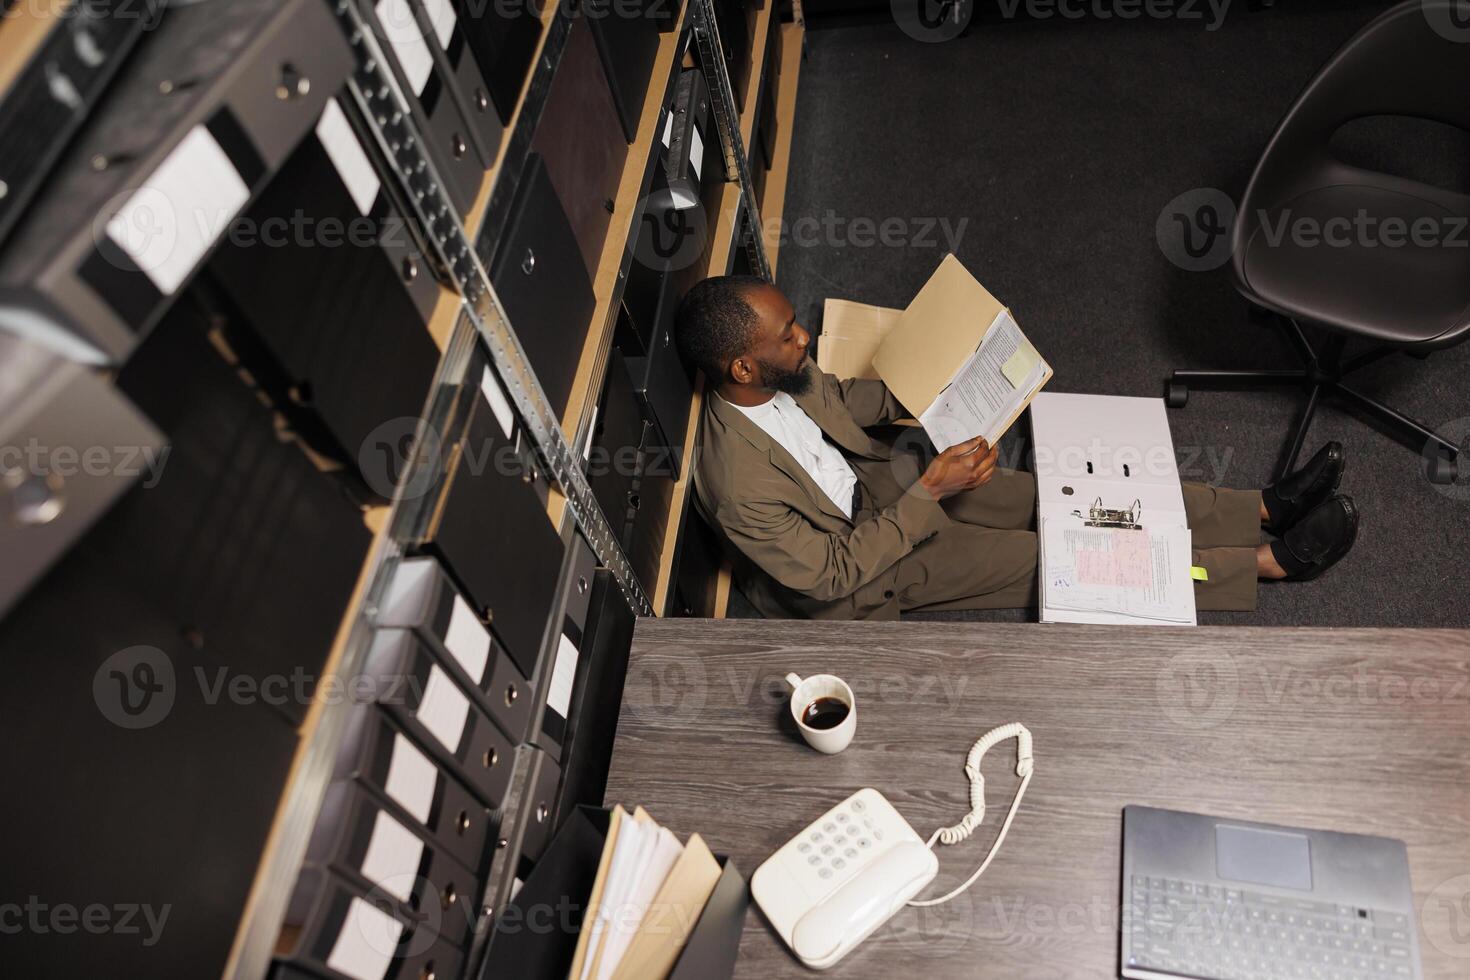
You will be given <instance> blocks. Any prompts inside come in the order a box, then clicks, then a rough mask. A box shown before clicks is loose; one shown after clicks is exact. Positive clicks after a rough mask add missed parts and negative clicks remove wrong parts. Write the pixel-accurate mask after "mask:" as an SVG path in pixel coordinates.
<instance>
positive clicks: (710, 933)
mask: <svg viewBox="0 0 1470 980" xmlns="http://www.w3.org/2000/svg"><path fill="white" fill-rule="evenodd" d="M610 819H611V811H609V810H604V809H601V808H598V807H590V806H579V807H577V809H576V810H575V811H573V812H572V813H571V814H569V815H568V816H567V818H566V821H565V822H564V823H563V824H562V826H561V829H560V830H558V831H557V834H556V837H555V838H553V839H552V841H551V844H550V845H549V846H548V847H547V849H546V852H545V853H544V854H543V855H542V856H541V860H540V862H539V863H538V864H537V865H536V869H535V871H533V872H532V874H531V876H530V877H529V878H527V879H526V881H525V884H524V885H523V886H522V887H521V890H520V891H519V892H517V893H516V896H515V898H513V899H512V900H511V903H510V905H509V906H507V907H506V909H505V911H504V912H502V913H501V915H500V916H498V917H497V919H496V925H495V932H494V935H493V936H492V938H491V940H490V953H489V956H490V957H491V959H490V962H497V963H515V964H517V977H518V978H519V980H564V978H565V977H566V976H567V972H568V971H569V970H570V969H571V965H572V959H573V958H574V957H575V955H576V950H577V937H578V935H579V933H580V932H581V930H582V928H583V927H584V922H583V918H582V916H583V915H585V913H586V912H587V902H588V899H589V898H590V896H591V894H592V886H593V882H594V881H595V880H596V878H597V867H598V863H599V861H600V860H601V858H602V850H603V846H604V845H605V844H606V843H607V832H608V823H609V821H610ZM716 857H717V858H718V859H719V861H720V865H721V868H722V872H721V874H720V878H719V881H718V882H717V883H716V884H715V890H714V891H713V892H712V893H711V894H710V897H709V901H708V902H706V903H705V906H704V911H703V913H702V914H701V915H700V917H699V921H698V923H697V924H696V925H695V926H694V930H693V932H691V933H690V935H689V939H688V940H687V941H686V942H685V944H684V950H683V952H682V953H681V954H680V956H679V959H678V961H677V962H676V963H675V964H674V969H673V972H672V973H670V974H669V980H721V978H728V977H730V976H731V975H733V974H734V972H735V958H736V955H737V954H738V953H739V950H740V933H741V931H742V930H743V929H744V927H745V914H746V912H747V910H748V909H749V908H750V895H749V891H748V889H747V887H746V881H745V878H744V877H743V876H742V875H741V874H740V871H739V869H738V868H736V867H735V862H734V861H732V860H730V859H729V858H720V857H719V856H718V855H716ZM566 908H569V909H571V910H572V912H571V914H570V915H569V916H568V917H567V918H566V919H565V920H560V921H557V922H555V923H554V924H553V927H552V928H551V929H545V928H536V929H533V928H529V923H530V922H540V921H541V916H539V915H538V916H535V917H532V918H528V914H529V911H534V910H536V909H566Z"/></svg>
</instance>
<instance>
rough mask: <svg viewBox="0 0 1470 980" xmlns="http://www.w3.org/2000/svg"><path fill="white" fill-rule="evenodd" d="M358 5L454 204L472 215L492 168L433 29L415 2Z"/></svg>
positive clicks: (365, 0) (362, 0)
mask: <svg viewBox="0 0 1470 980" xmlns="http://www.w3.org/2000/svg"><path fill="white" fill-rule="evenodd" d="M357 4H358V6H359V8H361V10H362V12H363V16H364V17H365V18H366V19H367V21H368V23H369V24H370V25H371V26H372V30H373V34H374V35H375V36H376V38H377V41H378V44H379V46H380V47H381V48H382V49H383V53H384V55H385V56H386V57H387V59H388V62H389V64H388V66H387V67H388V70H389V71H390V72H391V73H392V75H393V77H394V79H395V80H396V82H397V84H398V90H399V92H400V93H401V94H402V95H403V98H404V99H405V100H406V102H407V103H408V108H409V113H410V114H411V115H412V116H413V117H414V121H415V122H416V123H417V124H418V126H419V129H420V131H421V132H422V133H423V134H424V139H425V142H427V144H428V147H427V149H428V153H429V156H430V157H431V158H432V160H433V162H434V168H435V169H436V170H437V171H438V172H439V176H440V177H441V178H442V179H443V183H444V187H445V190H446V191H447V192H448V194H449V199H450V201H451V202H453V204H454V207H455V210H457V211H458V212H459V213H460V214H461V215H463V214H466V213H468V211H469V209H470V206H471V205H472V204H474V202H475V198H476V196H478V194H479V193H480V184H481V182H482V181H483V180H484V178H485V171H486V169H487V168H488V167H489V164H488V163H486V162H485V161H484V160H483V159H481V156H480V151H479V150H478V148H477V146H476V143H475V140H474V137H473V134H472V129H471V125H470V121H469V120H468V119H467V118H465V114H464V111H463V110H462V109H461V108H460V105H459V102H458V100H457V99H455V97H454V95H453V94H452V92H451V88H452V86H453V84H454V82H453V79H452V76H450V75H449V74H448V65H447V63H441V62H439V61H436V60H435V58H434V50H433V49H434V45H435V41H434V38H433V37H432V34H433V31H432V30H427V31H426V29H425V25H424V24H423V23H422V22H421V21H420V20H419V18H418V15H417V14H415V12H414V9H413V6H412V4H411V3H410V0H357ZM426 34H428V35H430V36H425V35H426Z"/></svg>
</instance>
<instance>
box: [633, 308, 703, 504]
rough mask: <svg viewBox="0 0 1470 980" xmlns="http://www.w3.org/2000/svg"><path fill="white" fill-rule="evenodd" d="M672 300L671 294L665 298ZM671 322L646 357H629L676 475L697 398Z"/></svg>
mask: <svg viewBox="0 0 1470 980" xmlns="http://www.w3.org/2000/svg"><path fill="white" fill-rule="evenodd" d="M666 302H672V297H671V296H670V297H668V298H666ZM673 327H674V325H673V323H672V322H664V323H662V324H661V325H660V326H659V331H658V333H657V334H655V335H654V337H653V342H652V343H651V344H650V345H649V348H648V353H647V355H646V356H643V357H629V358H628V359H627V366H628V373H629V375H630V376H631V377H632V379H633V390H634V391H635V392H636V393H637V395H638V398H639V400H640V401H641V402H642V404H643V408H644V412H645V413H646V416H647V418H648V419H649V420H650V421H651V422H652V423H653V424H654V426H655V428H656V429H657V430H658V433H657V444H658V445H660V446H662V447H664V448H666V449H667V450H668V457H667V458H668V460H669V462H670V464H671V465H672V468H673V475H674V477H675V478H677V477H678V475H679V468H680V465H681V464H682V462H683V456H684V437H685V435H686V434H687V433H688V431H689V413H690V409H691V406H692V404H693V400H694V372H693V371H692V370H690V368H689V367H688V366H687V365H686V364H685V363H684V360H683V358H682V357H680V356H679V348H678V347H677V345H675V343H674V330H673Z"/></svg>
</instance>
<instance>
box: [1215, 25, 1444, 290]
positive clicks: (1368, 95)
mask: <svg viewBox="0 0 1470 980" xmlns="http://www.w3.org/2000/svg"><path fill="white" fill-rule="evenodd" d="M1369 116H1407V117H1411V118H1418V119H1427V120H1432V121H1435V122H1441V123H1446V124H1448V125H1451V126H1456V127H1458V128H1460V129H1463V130H1466V131H1470V0H1404V2H1403V3H1400V4H1399V5H1398V6H1396V7H1393V8H1392V9H1391V10H1388V11H1387V12H1385V13H1383V14H1382V15H1380V16H1379V17H1378V18H1377V19H1375V20H1374V21H1373V22H1372V23H1370V24H1368V25H1367V26H1366V27H1364V28H1363V29H1362V30H1361V31H1359V32H1358V33H1357V34H1356V35H1354V36H1353V37H1352V38H1351V39H1350V40H1349V41H1348V42H1347V43H1346V44H1344V45H1343V46H1342V47H1341V48H1340V49H1338V51H1337V53H1336V54H1334V55H1333V56H1332V57H1331V58H1330V59H1328V61H1327V64H1326V65H1324V66H1323V67H1322V68H1321V70H1319V71H1318V72H1317V74H1316V76H1315V77H1314V78H1313V79H1312V80H1311V81H1310V82H1309V83H1307V86H1306V88H1305V89H1303V90H1302V93H1301V94H1300V95H1298V96H1297V98H1296V101H1295V103H1293V104H1292V107H1291V108H1290V109H1289V110H1288V111H1287V113H1286V115H1285V117H1283V118H1282V120H1281V122H1280V123H1279V124H1278V125H1277V127H1276V132H1275V133H1274V134H1273V135H1272V137H1271V141H1270V142H1269V143H1268V144H1267V145H1266V149H1265V151H1264V152H1263V153H1262V154H1261V159H1260V161H1259V162H1258V163H1257V164H1256V170H1255V173H1254V174H1252V175H1251V179H1250V183H1249V184H1248V185H1247V187H1246V192H1245V195H1244V196H1243V197H1242V199H1241V205H1240V217H1239V219H1238V220H1237V222H1236V226H1235V241H1234V244H1235V249H1234V261H1235V264H1236V272H1237V274H1239V273H1240V263H1241V262H1242V261H1243V257H1244V254H1245V249H1244V245H1245V244H1246V242H1248V241H1249V239H1250V236H1251V234H1253V233H1254V231H1255V228H1256V224H1257V222H1256V217H1255V216H1256V214H1257V212H1258V210H1259V209H1262V208H1265V209H1270V208H1272V207H1273V206H1276V205H1279V204H1282V203H1283V202H1285V201H1288V200H1290V199H1292V198H1294V197H1296V196H1297V195H1298V194H1299V193H1301V192H1302V191H1305V190H1308V189H1310V188H1312V187H1320V186H1323V185H1324V184H1328V183H1336V182H1342V183H1362V182H1363V179H1364V178H1365V177H1371V178H1372V181H1373V182H1374V183H1377V184H1380V185H1389V186H1399V187H1402V188H1403V189H1404V190H1410V189H1412V191H1413V192H1415V193H1419V194H1423V195H1425V196H1427V197H1429V198H1431V199H1434V200H1438V201H1441V202H1442V203H1444V204H1445V205H1446V206H1447V207H1450V208H1452V209H1454V210H1457V211H1460V212H1461V213H1464V212H1465V210H1466V209H1467V207H1470V198H1467V197H1465V196H1464V195H1462V194H1459V193H1456V192H1454V191H1451V190H1447V189H1444V188H1434V187H1430V186H1429V185H1425V184H1421V183H1420V182H1418V181H1412V180H1407V179H1405V178H1398V177H1390V176H1388V175H1379V174H1376V173H1371V174H1370V173H1369V172H1366V171H1364V170H1362V169H1361V168H1358V167H1353V166H1350V165H1349V164H1346V163H1344V162H1342V161H1340V160H1338V159H1336V158H1335V157H1334V156H1333V155H1332V153H1331V151H1330V149H1329V144H1330V143H1331V140H1332V137H1333V134H1334V133H1336V132H1337V131H1338V130H1339V129H1340V128H1341V127H1342V126H1343V125H1344V124H1346V123H1349V122H1351V121H1353V120H1355V119H1362V118H1366V117H1369Z"/></svg>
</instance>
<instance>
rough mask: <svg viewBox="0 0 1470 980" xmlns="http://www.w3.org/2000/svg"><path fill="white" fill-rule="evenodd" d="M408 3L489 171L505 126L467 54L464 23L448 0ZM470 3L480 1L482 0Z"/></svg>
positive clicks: (482, 161) (482, 1) (482, 79)
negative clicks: (412, 7) (448, 81)
mask: <svg viewBox="0 0 1470 980" xmlns="http://www.w3.org/2000/svg"><path fill="white" fill-rule="evenodd" d="M412 2H413V4H414V12H415V13H416V14H418V16H419V29H420V30H421V31H422V32H423V35H424V37H425V38H426V39H427V40H428V42H429V46H430V47H431V48H432V49H433V53H434V60H435V61H436V62H439V67H440V70H441V71H442V72H443V73H444V77H445V78H447V79H449V80H450V89H451V91H452V93H453V97H454V99H455V101H456V102H457V103H458V105H459V110H460V113H461V114H462V115H463V116H464V118H465V121H466V122H467V123H468V124H469V131H470V135H471V136H472V137H473V138H474V142H475V149H476V151H477V153H478V155H479V158H480V163H481V165H482V166H483V167H484V169H486V170H489V169H490V167H491V166H492V165H493V164H494V163H495V155H496V152H497V151H498V150H499V149H500V141H501V139H502V138H503V137H504V135H505V126H504V125H503V124H502V123H501V121H500V116H499V115H498V114H497V113H496V111H495V107H494V105H493V104H492V103H491V100H490V86H489V85H488V84H487V83H486V81H485V78H484V76H483V75H482V74H481V72H480V64H479V62H478V61H476V60H475V57H474V55H473V54H471V53H470V48H469V42H468V40H467V38H466V27H467V25H466V24H464V23H463V22H462V21H461V20H460V18H459V14H458V12H457V11H456V10H455V7H454V3H453V2H452V0H412ZM473 2H475V3H477V4H484V2H485V0H473ZM487 6H488V4H487Z"/></svg>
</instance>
